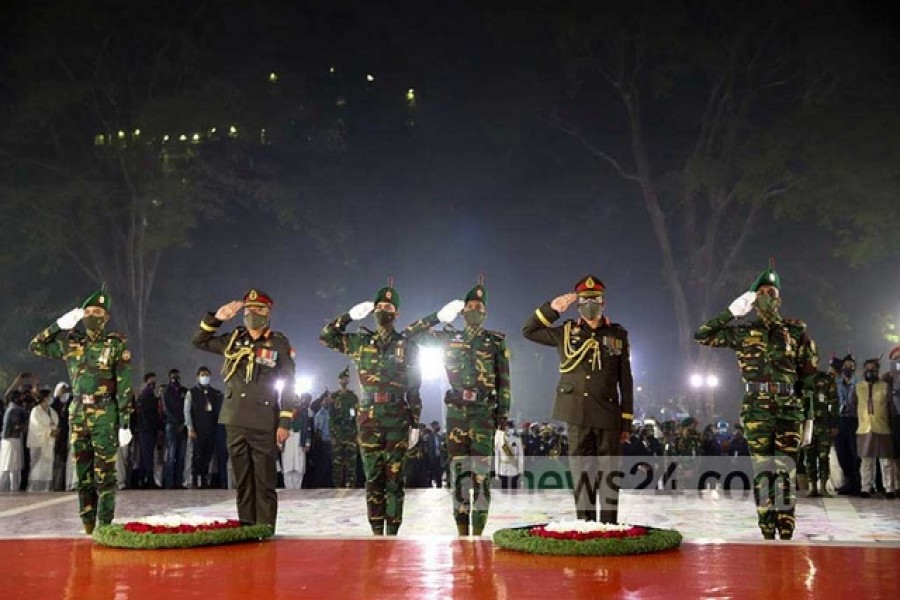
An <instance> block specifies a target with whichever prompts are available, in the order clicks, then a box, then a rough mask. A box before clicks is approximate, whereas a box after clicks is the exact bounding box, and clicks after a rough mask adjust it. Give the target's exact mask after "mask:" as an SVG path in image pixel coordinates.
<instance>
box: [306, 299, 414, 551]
mask: <svg viewBox="0 0 900 600" xmlns="http://www.w3.org/2000/svg"><path fill="white" fill-rule="evenodd" d="M399 307H400V296H399V295H398V294H397V290H395V289H394V288H393V287H391V285H390V284H388V286H387V287H383V288H381V289H380V290H378V293H377V294H376V295H375V302H361V303H359V304H357V305H356V306H354V307H353V308H351V309H350V311H349V312H347V313H346V314H343V315H341V316H340V317H338V318H337V319H335V320H333V321H331V322H330V323H328V324H327V325H326V326H325V327H324V328H323V329H322V331H321V333H320V335H319V339H320V341H321V342H322V343H323V344H325V345H326V346H328V347H329V348H331V349H332V350H335V351H336V352H341V353H342V354H346V355H347V356H349V357H350V358H352V359H353V362H354V363H355V364H356V369H357V371H358V372H359V382H360V386H361V388H362V394H361V397H360V399H359V410H358V412H357V414H356V424H357V429H358V431H359V449H360V453H361V454H362V461H363V471H364V472H365V475H366V509H367V513H368V518H369V525H371V527H372V532H373V533H374V534H375V535H384V534H387V535H397V532H398V531H399V529H400V525H401V523H402V522H403V499H404V497H405V494H404V491H403V461H404V458H405V455H406V451H407V449H408V448H412V447H413V446H415V445H416V443H417V442H418V439H419V429H418V423H419V416H420V415H421V413H422V399H421V397H420V396H419V386H420V382H421V374H420V372H419V368H418V364H417V361H416V356H417V346H416V343H415V341H416V338H417V337H418V335H419V334H420V333H421V331H420V330H416V329H415V328H413V326H409V327H407V328H406V329H404V330H403V331H402V332H398V331H396V330H395V329H394V322H395V321H396V318H397V315H398V314H399V313H398V312H397V311H398V309H399ZM373 310H374V311H375V320H376V322H377V324H378V329H377V331H370V330H368V329H365V328H360V330H359V331H358V332H356V333H347V332H346V327H347V325H348V324H349V323H350V322H351V321H359V320H361V319H364V318H366V317H367V316H368V315H369V313H371V312H372V311H373Z"/></svg>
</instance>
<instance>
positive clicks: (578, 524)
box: [544, 521, 634, 533]
mask: <svg viewBox="0 0 900 600" xmlns="http://www.w3.org/2000/svg"><path fill="white" fill-rule="evenodd" d="M633 527H634V525H630V524H628V523H598V522H596V521H556V522H553V523H548V524H547V525H546V526H545V527H544V530H545V531H553V532H555V533H571V532H575V533H596V532H607V531H628V530H629V529H632V528H633Z"/></svg>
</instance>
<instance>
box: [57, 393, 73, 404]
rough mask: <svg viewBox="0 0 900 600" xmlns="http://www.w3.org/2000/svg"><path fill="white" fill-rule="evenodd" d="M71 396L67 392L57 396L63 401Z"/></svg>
mask: <svg viewBox="0 0 900 600" xmlns="http://www.w3.org/2000/svg"><path fill="white" fill-rule="evenodd" d="M71 397H72V394H70V393H69V392H63V393H62V395H61V396H60V397H59V399H60V400H62V401H63V402H68V401H69V398H71Z"/></svg>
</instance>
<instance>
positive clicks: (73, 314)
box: [56, 308, 84, 330]
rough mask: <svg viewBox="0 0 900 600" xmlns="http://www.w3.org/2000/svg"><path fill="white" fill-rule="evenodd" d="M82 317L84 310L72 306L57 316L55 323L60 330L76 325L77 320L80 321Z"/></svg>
mask: <svg viewBox="0 0 900 600" xmlns="http://www.w3.org/2000/svg"><path fill="white" fill-rule="evenodd" d="M82 317H84V310H83V309H81V308H73V309H72V310H70V311H69V312H67V313H66V314H64V315H63V316H61V317H60V318H58V319H57V320H56V325H57V327H59V328H60V329H62V330H67V329H72V328H73V327H75V326H76V325H78V321H80V320H81V319H82Z"/></svg>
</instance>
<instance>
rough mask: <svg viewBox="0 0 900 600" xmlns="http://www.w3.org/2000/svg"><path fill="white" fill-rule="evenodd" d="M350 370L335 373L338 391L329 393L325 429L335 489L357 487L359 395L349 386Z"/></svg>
mask: <svg viewBox="0 0 900 600" xmlns="http://www.w3.org/2000/svg"><path fill="white" fill-rule="evenodd" d="M349 386H350V369H349V368H346V369H344V370H343V371H341V372H340V374H339V375H338V391H336V392H332V393H331V394H329V396H328V399H327V400H326V403H327V404H328V408H329V410H328V432H329V434H330V435H331V461H332V463H331V465H332V471H331V480H332V482H333V483H334V487H336V488H343V487H346V488H352V487H356V460H357V457H358V456H359V446H358V445H357V443H356V435H357V432H356V411H357V410H358V405H359V398H358V397H357V395H356V394H354V393H353V390H351V389H350V387H349Z"/></svg>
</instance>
